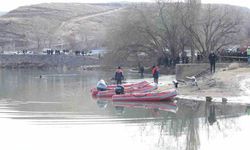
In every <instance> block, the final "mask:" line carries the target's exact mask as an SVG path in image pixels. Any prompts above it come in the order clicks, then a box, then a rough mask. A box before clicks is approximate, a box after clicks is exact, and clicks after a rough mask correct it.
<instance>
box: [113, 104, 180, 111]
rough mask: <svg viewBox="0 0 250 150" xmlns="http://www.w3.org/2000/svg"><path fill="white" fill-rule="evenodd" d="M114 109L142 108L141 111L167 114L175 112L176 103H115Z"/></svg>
mask: <svg viewBox="0 0 250 150" xmlns="http://www.w3.org/2000/svg"><path fill="white" fill-rule="evenodd" d="M113 105H114V106H115V107H125V108H143V109H154V110H162V111H167V112H173V113H176V112H177V110H178V109H177V105H176V103H173V102H171V103H169V102H157V103H155V102H121V101H115V102H113Z"/></svg>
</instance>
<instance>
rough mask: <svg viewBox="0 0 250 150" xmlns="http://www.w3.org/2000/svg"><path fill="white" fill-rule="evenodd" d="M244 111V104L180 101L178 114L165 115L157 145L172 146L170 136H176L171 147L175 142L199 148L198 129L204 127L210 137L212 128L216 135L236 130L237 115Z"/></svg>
mask: <svg viewBox="0 0 250 150" xmlns="http://www.w3.org/2000/svg"><path fill="white" fill-rule="evenodd" d="M245 110H246V106H243V105H229V104H228V105H225V104H221V103H205V102H195V101H193V102H188V103H185V102H180V103H178V112H177V114H176V115H174V116H171V117H172V118H171V117H169V116H163V117H164V119H163V120H161V122H160V124H159V135H158V136H159V138H158V142H157V143H158V146H159V147H165V148H166V147H169V139H170V138H173V137H174V138H175V139H176V142H175V143H171V144H172V146H173V144H176V145H175V148H176V149H186V150H198V149H199V147H200V134H199V131H200V130H201V129H204V130H206V131H207V135H208V139H209V138H210V137H209V136H210V132H211V131H212V132H213V133H215V134H216V135H218V134H217V132H219V133H221V134H222V135H223V136H226V135H227V133H230V131H231V130H232V129H233V130H237V119H236V118H235V117H239V116H240V115H242V114H243V113H245ZM202 118H205V119H202ZM202 120H203V121H202ZM204 120H205V122H204ZM204 125H205V126H204ZM212 126H213V128H212V130H211V131H210V130H209V129H210V128H211V127H212ZM203 127H204V128H203ZM156 136H157V135H156ZM183 137H185V138H183Z"/></svg>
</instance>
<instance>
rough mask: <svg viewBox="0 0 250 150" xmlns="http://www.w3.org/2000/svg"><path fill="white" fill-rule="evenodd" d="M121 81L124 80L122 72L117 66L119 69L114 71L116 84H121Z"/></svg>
mask: <svg viewBox="0 0 250 150" xmlns="http://www.w3.org/2000/svg"><path fill="white" fill-rule="evenodd" d="M123 79H124V76H123V71H122V69H121V67H120V66H119V67H118V68H117V69H116V72H115V80H116V84H122V80H123Z"/></svg>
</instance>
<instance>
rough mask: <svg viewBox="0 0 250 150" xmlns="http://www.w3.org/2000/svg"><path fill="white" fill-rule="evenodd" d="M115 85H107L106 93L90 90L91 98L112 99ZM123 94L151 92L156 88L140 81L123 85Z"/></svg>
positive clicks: (94, 89)
mask: <svg viewBox="0 0 250 150" xmlns="http://www.w3.org/2000/svg"><path fill="white" fill-rule="evenodd" d="M116 86H117V85H109V86H108V88H107V89H108V90H106V91H98V90H97V89H96V88H93V89H91V93H92V96H94V97H112V96H113V95H115V94H116V93H115V87H116ZM123 86H124V88H125V89H124V90H125V91H124V92H125V93H132V92H138V93H140V92H150V91H152V90H155V89H156V88H157V87H156V86H155V85H151V84H150V83H149V82H147V81H142V82H138V83H130V84H124V85H123Z"/></svg>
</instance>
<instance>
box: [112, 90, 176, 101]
mask: <svg viewBox="0 0 250 150" xmlns="http://www.w3.org/2000/svg"><path fill="white" fill-rule="evenodd" d="M176 95H177V92H176V90H175V89H173V90H166V91H162V92H149V93H127V94H120V95H113V96H112V100H113V101H167V100H171V99H172V98H173V97H175V96H176Z"/></svg>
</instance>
